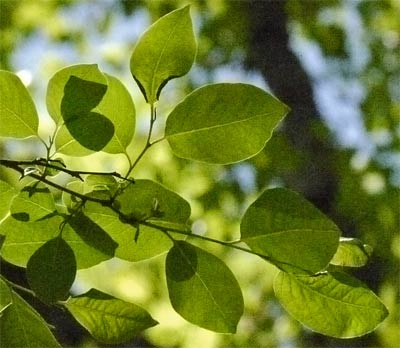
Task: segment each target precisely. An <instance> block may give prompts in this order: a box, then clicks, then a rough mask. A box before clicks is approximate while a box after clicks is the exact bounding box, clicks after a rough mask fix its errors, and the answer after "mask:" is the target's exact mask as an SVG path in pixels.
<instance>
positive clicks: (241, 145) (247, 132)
mask: <svg viewBox="0 0 400 348" xmlns="http://www.w3.org/2000/svg"><path fill="white" fill-rule="evenodd" d="M288 110H289V108H288V107H287V106H286V105H284V104H283V103H281V102H280V101H279V100H277V99H276V98H275V97H273V96H272V95H270V94H269V93H267V92H265V91H263V90H262V89H260V88H257V87H255V86H252V85H247V84H242V83H235V84H229V83H221V84H214V85H208V86H204V87H201V88H199V89H197V90H195V91H193V92H192V93H191V94H189V95H188V96H187V97H186V98H185V99H184V100H183V101H182V102H181V103H179V104H178V105H177V106H176V107H175V108H174V109H173V110H172V112H171V113H170V114H169V116H168V119H167V123H166V127H165V136H166V138H167V140H168V143H169V144H170V146H171V148H172V151H173V152H174V153H175V155H177V156H178V157H182V158H187V159H192V160H197V161H203V162H208V163H219V164H228V163H234V162H238V161H242V160H245V159H247V158H250V157H252V156H254V155H256V154H257V153H258V152H260V151H261V150H262V149H263V148H264V146H265V144H266V143H267V141H268V140H269V139H270V138H271V136H272V132H273V130H274V128H275V127H276V126H277V125H278V123H279V122H280V121H281V120H282V119H283V117H284V116H285V115H286V113H287V112H288Z"/></svg>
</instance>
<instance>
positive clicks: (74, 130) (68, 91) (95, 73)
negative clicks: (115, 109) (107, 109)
mask: <svg viewBox="0 0 400 348" xmlns="http://www.w3.org/2000/svg"><path fill="white" fill-rule="evenodd" d="M107 87H108V86H107V79H106V77H105V76H104V75H103V73H102V72H101V71H100V70H99V69H98V67H97V65H96V64H91V65H84V64H82V65H73V66H69V67H67V68H64V69H62V70H60V71H58V72H57V73H56V74H55V75H54V76H53V77H52V78H51V79H50V81H49V85H48V88H47V99H46V102H47V109H48V111H49V113H50V115H51V116H52V117H53V119H54V120H55V121H56V124H57V125H58V127H61V128H60V129H59V130H58V132H57V136H56V140H55V144H56V148H57V150H58V151H59V152H62V153H65V154H70V155H71V154H72V155H76V156H84V155H88V154H90V153H92V152H94V151H100V150H102V149H103V148H104V147H105V146H106V145H107V143H108V142H109V141H110V140H111V138H112V136H113V135H114V125H113V123H112V122H111V121H110V120H109V119H108V118H107V117H105V116H104V114H102V113H101V112H99V111H98V110H97V108H96V107H97V106H98V105H99V103H100V102H101V100H102V99H103V97H104V95H105V93H106V91H107ZM71 149H73V150H74V151H72V153H71ZM68 150H70V152H68ZM74 152H75V153H74Z"/></svg>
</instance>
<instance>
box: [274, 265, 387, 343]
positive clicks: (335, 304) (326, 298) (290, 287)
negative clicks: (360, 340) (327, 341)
mask: <svg viewBox="0 0 400 348" xmlns="http://www.w3.org/2000/svg"><path fill="white" fill-rule="evenodd" d="M274 290H275V294H276V297H277V298H278V300H279V301H280V302H281V304H282V305H283V307H284V308H285V309H286V310H287V311H288V312H289V313H290V314H291V315H292V316H293V317H294V318H295V319H297V320H298V321H299V322H301V323H302V324H303V325H305V326H307V327H308V328H310V329H312V330H314V331H316V332H319V333H321V334H324V335H327V336H331V337H338V338H351V337H358V336H362V335H365V334H367V333H368V332H371V331H373V330H374V329H375V328H376V327H377V326H378V325H379V324H380V323H381V322H382V321H383V320H384V319H385V318H386V317H387V315H388V311H387V309H386V307H385V306H384V305H383V304H382V302H381V301H380V300H379V298H378V297H377V296H376V295H375V294H374V293H373V292H372V291H371V290H370V289H368V288H367V287H366V286H365V285H364V284H363V283H361V282H360V281H359V280H357V279H355V278H353V277H351V276H350V275H348V274H345V273H339V272H335V273H332V274H320V275H318V276H311V277H307V276H295V275H290V274H288V273H285V272H279V273H278V275H277V277H276V278H275V281H274Z"/></svg>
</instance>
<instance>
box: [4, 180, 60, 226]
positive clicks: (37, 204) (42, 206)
mask: <svg viewBox="0 0 400 348" xmlns="http://www.w3.org/2000/svg"><path fill="white" fill-rule="evenodd" d="M55 210H56V205H55V203H54V198H53V195H52V193H51V192H50V190H49V189H48V188H47V187H46V186H45V185H43V184H41V183H37V182H35V183H33V184H30V185H27V186H25V187H24V188H23V189H22V190H21V191H20V192H19V193H18V195H16V196H15V197H14V199H13V200H12V202H11V207H10V213H11V215H12V216H13V217H14V218H15V219H17V220H20V221H25V222H29V221H36V220H39V219H43V218H45V217H46V216H50V215H52V214H54V212H55Z"/></svg>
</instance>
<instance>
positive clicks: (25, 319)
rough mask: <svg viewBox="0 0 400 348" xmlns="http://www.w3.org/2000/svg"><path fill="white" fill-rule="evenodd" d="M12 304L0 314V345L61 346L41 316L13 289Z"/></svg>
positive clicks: (8, 347) (11, 347) (11, 346)
mask: <svg viewBox="0 0 400 348" xmlns="http://www.w3.org/2000/svg"><path fill="white" fill-rule="evenodd" d="M11 296H12V304H11V305H10V306H8V307H7V308H6V309H5V310H4V312H3V313H2V315H1V316H0V332H1V334H0V347H7V348H21V347H29V348H43V347H46V348H56V347H61V346H60V344H59V343H58V342H57V341H56V339H55V338H54V336H53V334H52V333H51V331H50V329H49V327H48V325H47V323H46V322H45V321H44V320H43V318H42V317H41V316H40V315H39V314H38V313H37V312H36V311H35V310H34V309H33V308H32V307H31V306H30V305H29V304H28V303H27V302H25V300H24V299H22V297H20V296H19V295H18V294H17V293H15V292H14V291H11Z"/></svg>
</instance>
